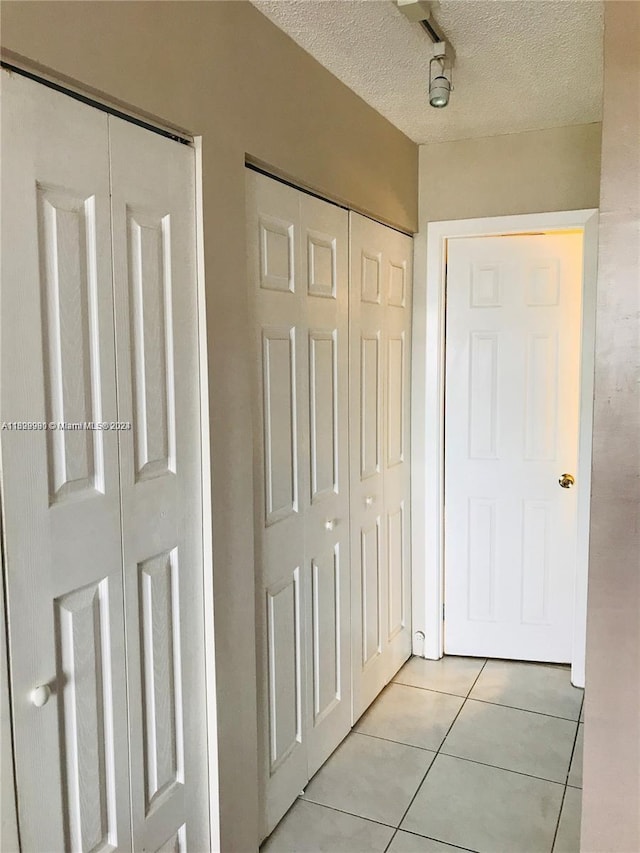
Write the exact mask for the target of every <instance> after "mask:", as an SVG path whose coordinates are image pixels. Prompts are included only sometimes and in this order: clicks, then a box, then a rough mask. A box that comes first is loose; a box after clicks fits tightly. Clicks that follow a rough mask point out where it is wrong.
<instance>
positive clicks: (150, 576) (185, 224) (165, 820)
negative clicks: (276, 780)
mask: <svg viewBox="0 0 640 853" xmlns="http://www.w3.org/2000/svg"><path fill="white" fill-rule="evenodd" d="M109 144H110V151H111V194H112V197H111V206H112V223H113V225H112V228H113V259H114V289H115V315H116V361H117V386H118V417H119V420H120V421H125V422H130V423H131V424H132V425H133V429H131V430H128V431H122V432H120V433H119V436H120V483H121V492H122V526H123V564H124V586H125V598H126V619H125V621H126V639H127V676H128V687H129V726H130V733H129V743H130V752H131V804H132V812H133V814H132V820H133V844H134V849H136V850H150V851H156V850H160V849H162V850H163V851H164V850H165V849H166V850H167V851H169V850H171V851H180V853H182V851H185V850H186V849H189V850H195V851H198V850H206V849H207V848H208V846H209V833H208V827H209V819H208V781H207V729H206V706H205V664H204V616H203V606H204V604H203V601H204V593H203V562H202V561H203V557H202V493H201V451H200V390H199V364H198V331H197V330H198V320H197V281H196V237H195V222H196V212H195V160H194V150H193V148H191V147H190V146H188V145H181V144H179V143H177V142H175V141H173V140H170V139H166V138H164V137H162V136H159V135H158V134H155V133H150V132H149V131H147V130H144V129H142V128H140V127H137V126H135V125H133V124H131V123H130V122H125V121H122V120H120V119H117V118H114V117H113V116H110V117H109ZM163 845H164V846H163Z"/></svg>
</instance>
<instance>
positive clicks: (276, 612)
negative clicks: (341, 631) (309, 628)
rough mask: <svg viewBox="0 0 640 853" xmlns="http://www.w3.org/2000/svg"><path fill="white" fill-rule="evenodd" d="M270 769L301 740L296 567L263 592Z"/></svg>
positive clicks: (298, 581)
mask: <svg viewBox="0 0 640 853" xmlns="http://www.w3.org/2000/svg"><path fill="white" fill-rule="evenodd" d="M267 635H268V649H269V729H270V735H271V738H270V754H271V762H270V763H271V772H272V773H275V771H276V770H277V769H278V767H279V765H280V764H282V762H283V761H284V760H285V759H286V758H287V756H288V755H289V754H290V753H291V751H292V750H293V749H294V748H295V746H296V745H297V744H298V743H300V742H301V740H302V685H301V672H300V667H301V660H300V658H301V648H300V642H301V637H300V569H299V568H296V569H294V571H293V572H292V573H291V575H290V576H289V578H288V579H287V582H286V583H285V584H284V585H280V586H278V587H276V588H274V589H272V590H269V591H268V592H267Z"/></svg>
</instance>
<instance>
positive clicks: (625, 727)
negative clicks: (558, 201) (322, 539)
mask: <svg viewBox="0 0 640 853" xmlns="http://www.w3.org/2000/svg"><path fill="white" fill-rule="evenodd" d="M602 130H603V134H602V185H601V214H600V241H599V242H600V246H599V272H598V308H597V329H596V335H597V337H596V376H595V409H594V429H593V439H594V443H593V480H592V497H591V544H590V560H589V603H588V617H587V690H586V699H585V742H584V791H583V808H582V848H581V849H582V850H583V851H585V853H613V851H615V853H636V851H638V850H640V382H639V380H640V3H638V2H607V3H605V53H604V115H603V122H602Z"/></svg>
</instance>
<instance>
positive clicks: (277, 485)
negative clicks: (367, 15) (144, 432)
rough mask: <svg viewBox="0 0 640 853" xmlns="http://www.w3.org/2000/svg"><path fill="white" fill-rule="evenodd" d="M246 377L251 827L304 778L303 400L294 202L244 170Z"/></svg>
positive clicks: (284, 805)
mask: <svg viewBox="0 0 640 853" xmlns="http://www.w3.org/2000/svg"><path fill="white" fill-rule="evenodd" d="M246 187H247V259H248V264H249V300H248V301H249V308H250V311H251V324H252V329H253V340H254V347H255V349H254V351H255V353H256V355H257V359H256V372H255V378H254V383H255V384H254V395H255V396H254V453H255V456H254V473H255V489H254V501H255V506H254V508H255V514H254V518H255V531H256V537H255V542H256V632H257V637H258V644H257V656H258V673H257V676H258V723H259V725H258V740H259V769H260V788H259V790H260V797H261V819H262V824H261V827H260V834H261V836H263V837H264V836H266V835H268V833H269V832H271V830H272V829H273V827H274V826H275V825H276V823H277V822H278V821H279V820H280V818H281V817H282V816H283V815H284V813H285V812H286V811H287V809H288V808H289V806H290V805H291V803H292V802H293V801H294V800H295V798H296V797H297V796H298V794H299V793H300V791H301V790H302V789H303V787H304V785H305V784H306V782H307V778H308V776H307V728H306V723H305V721H306V716H307V693H306V686H305V685H306V679H307V654H308V637H307V633H306V631H305V624H304V621H305V614H306V598H307V595H308V590H307V586H306V582H305V571H304V569H305V540H304V506H305V503H306V502H308V498H307V495H308V489H309V485H308V468H307V466H306V465H305V463H304V456H303V449H304V446H305V441H304V438H305V434H306V433H305V432H304V431H303V427H304V421H305V419H306V418H307V417H308V416H307V415H306V412H305V408H304V405H303V401H304V399H305V394H306V390H305V389H306V387H307V384H308V369H307V368H306V366H305V365H306V360H307V359H306V347H307V333H306V329H305V328H304V306H303V300H304V298H305V297H304V294H305V286H304V284H303V283H302V273H301V266H302V265H301V259H300V253H299V243H300V234H299V231H300V202H299V198H298V194H297V192H296V191H295V190H293V189H291V188H290V187H286V186H284V185H283V184H279V183H276V182H274V181H270V180H268V179H266V178H262V177H261V176H257V175H255V174H254V173H253V172H247V183H246Z"/></svg>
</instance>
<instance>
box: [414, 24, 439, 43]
mask: <svg viewBox="0 0 640 853" xmlns="http://www.w3.org/2000/svg"><path fill="white" fill-rule="evenodd" d="M420 23H421V24H422V28H423V30H424V31H425V32H426V33H427V35H428V36H429V38H430V39H431V41H432V42H433V43H434V44H438V42H441V41H444V36H443V35H441V34H440V33H439V32H438V31H437V29H436V28H435V27H434V26H433V24H431V23H430V22H429V21H427V20H423V21H420Z"/></svg>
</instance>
